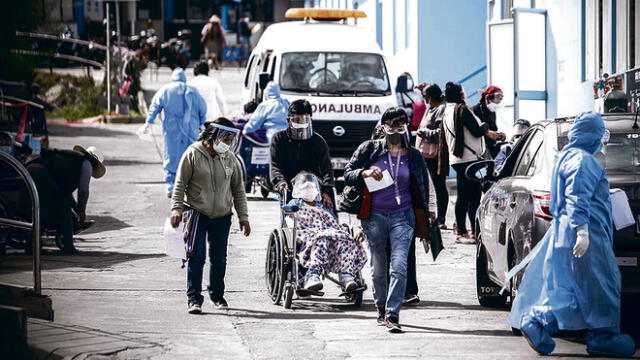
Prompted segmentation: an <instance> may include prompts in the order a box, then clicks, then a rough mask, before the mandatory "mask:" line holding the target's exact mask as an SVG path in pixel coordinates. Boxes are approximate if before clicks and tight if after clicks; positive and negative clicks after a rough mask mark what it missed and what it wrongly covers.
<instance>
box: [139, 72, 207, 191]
mask: <svg viewBox="0 0 640 360" xmlns="http://www.w3.org/2000/svg"><path fill="white" fill-rule="evenodd" d="M186 82H187V76H186V75H185V73H184V70H182V68H179V67H178V68H176V69H175V70H174V71H173V73H172V74H171V83H169V84H166V85H164V86H163V87H161V88H160V90H158V92H156V94H155V95H154V96H153V100H151V105H150V106H149V114H148V115H147V120H146V122H145V124H144V125H143V126H142V127H141V128H140V129H139V130H138V134H139V135H141V134H149V132H150V127H151V124H153V122H154V121H155V120H156V118H157V117H158V114H160V112H161V111H163V112H164V121H163V122H162V134H163V136H164V156H163V157H164V161H163V164H162V165H163V168H164V173H165V181H166V183H167V196H168V197H171V192H173V184H174V183H175V179H176V171H177V169H178V164H179V163H180V157H182V153H184V151H185V150H186V149H187V147H188V146H189V145H191V144H192V143H193V142H194V141H196V139H197V138H198V134H199V133H200V127H201V126H202V125H203V124H204V123H205V120H206V118H205V116H206V113H207V104H206V103H205V101H204V99H203V98H202V96H200V94H199V93H198V91H197V90H196V89H195V88H193V87H191V86H189V85H187V84H186Z"/></svg>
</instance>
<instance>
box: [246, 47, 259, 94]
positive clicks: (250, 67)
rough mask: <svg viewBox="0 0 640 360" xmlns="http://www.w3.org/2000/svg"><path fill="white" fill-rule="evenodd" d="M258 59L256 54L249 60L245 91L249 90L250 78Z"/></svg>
mask: <svg viewBox="0 0 640 360" xmlns="http://www.w3.org/2000/svg"><path fill="white" fill-rule="evenodd" d="M255 59H256V55H255V54H254V55H253V56H251V59H249V65H247V72H246V74H245V75H244V87H245V89H248V88H249V78H250V76H249V75H250V74H251V70H252V69H253V61H254V60H255Z"/></svg>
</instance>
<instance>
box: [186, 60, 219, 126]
mask: <svg viewBox="0 0 640 360" xmlns="http://www.w3.org/2000/svg"><path fill="white" fill-rule="evenodd" d="M193 75H194V76H195V77H194V78H193V79H191V80H189V81H187V85H189V86H192V87H194V88H195V89H196V90H198V93H199V94H200V95H201V96H202V98H203V99H204V101H205V103H207V116H206V121H208V122H211V121H214V120H215V119H217V118H219V117H222V116H226V115H227V101H226V99H225V97H224V92H223V91H222V86H220V83H219V82H218V80H217V79H216V78H214V77H212V76H209V64H208V63H207V62H206V61H198V62H197V63H196V64H195V66H194V67H193Z"/></svg>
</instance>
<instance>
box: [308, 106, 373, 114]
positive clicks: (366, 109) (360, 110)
mask: <svg viewBox="0 0 640 360" xmlns="http://www.w3.org/2000/svg"><path fill="white" fill-rule="evenodd" d="M311 109H312V110H313V113H314V114H315V113H338V114H342V113H345V114H352V113H353V114H382V111H380V106H378V105H365V104H311Z"/></svg>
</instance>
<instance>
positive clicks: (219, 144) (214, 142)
mask: <svg viewBox="0 0 640 360" xmlns="http://www.w3.org/2000/svg"><path fill="white" fill-rule="evenodd" d="M206 126H213V127H214V128H216V129H217V131H216V135H215V137H214V138H213V139H211V146H212V147H213V150H215V152H216V153H218V154H224V153H226V152H227V151H229V150H234V151H235V149H236V147H237V146H238V134H240V130H239V129H236V128H232V127H228V126H224V125H220V124H216V123H207V125H206Z"/></svg>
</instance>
